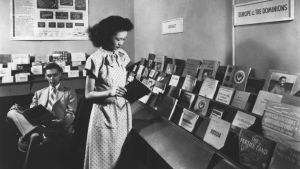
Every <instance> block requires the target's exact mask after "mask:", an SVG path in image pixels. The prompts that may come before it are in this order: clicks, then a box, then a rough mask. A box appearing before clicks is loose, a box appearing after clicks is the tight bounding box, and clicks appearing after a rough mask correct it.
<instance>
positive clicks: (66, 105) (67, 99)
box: [30, 84, 77, 127]
mask: <svg viewBox="0 0 300 169" xmlns="http://www.w3.org/2000/svg"><path fill="white" fill-rule="evenodd" d="M49 92H50V87H45V88H43V89H40V90H38V91H36V92H35V94H34V96H33V98H32V103H31V105H30V108H32V107H34V106H37V105H42V106H44V107H45V108H46V107H47V103H48V99H49ZM76 107H77V97H76V93H75V91H74V90H72V89H70V88H67V87H65V86H63V85H62V84H60V85H59V87H58V89H57V98H56V101H55V103H54V105H53V109H52V113H53V114H54V115H55V116H56V117H57V118H58V119H63V120H64V117H65V115H66V114H67V113H68V112H72V113H74V114H75V111H76ZM67 123H68V122H67ZM66 125H67V124H66ZM65 127H66V126H65Z"/></svg>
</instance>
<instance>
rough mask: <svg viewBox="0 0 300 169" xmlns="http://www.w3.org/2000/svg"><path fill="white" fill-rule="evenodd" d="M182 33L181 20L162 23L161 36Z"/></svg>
mask: <svg viewBox="0 0 300 169" xmlns="http://www.w3.org/2000/svg"><path fill="white" fill-rule="evenodd" d="M179 32H183V18H176V19H172V20H167V21H164V22H163V23H162V31H161V33H162V34H168V33H179Z"/></svg>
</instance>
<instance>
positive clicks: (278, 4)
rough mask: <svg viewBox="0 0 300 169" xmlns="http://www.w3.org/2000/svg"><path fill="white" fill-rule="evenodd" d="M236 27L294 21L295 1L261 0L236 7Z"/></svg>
mask: <svg viewBox="0 0 300 169" xmlns="http://www.w3.org/2000/svg"><path fill="white" fill-rule="evenodd" d="M233 13H234V26H239V25H248V24H257V23H266V22H278V21H286V20H293V19H294V0H259V1H252V2H248V3H239V4H235V5H234V12H233Z"/></svg>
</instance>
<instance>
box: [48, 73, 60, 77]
mask: <svg viewBox="0 0 300 169" xmlns="http://www.w3.org/2000/svg"><path fill="white" fill-rule="evenodd" d="M58 75H59V73H53V74H47V75H46V77H47V78H51V77H57V76H58Z"/></svg>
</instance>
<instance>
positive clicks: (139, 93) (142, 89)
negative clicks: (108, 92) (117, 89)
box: [125, 79, 151, 103]
mask: <svg viewBox="0 0 300 169" xmlns="http://www.w3.org/2000/svg"><path fill="white" fill-rule="evenodd" d="M125 88H126V89H127V92H126V95H125V98H126V99H127V100H128V101H129V102H130V103H133V102H135V101H136V100H138V99H139V98H141V97H143V96H145V95H147V94H148V93H150V91H151V90H150V89H149V88H148V87H147V86H146V85H144V84H143V83H142V82H141V81H139V80H137V79H134V80H133V81H132V82H130V83H128V84H127V85H126V86H125Z"/></svg>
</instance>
